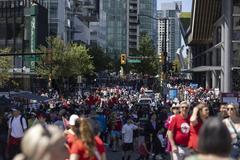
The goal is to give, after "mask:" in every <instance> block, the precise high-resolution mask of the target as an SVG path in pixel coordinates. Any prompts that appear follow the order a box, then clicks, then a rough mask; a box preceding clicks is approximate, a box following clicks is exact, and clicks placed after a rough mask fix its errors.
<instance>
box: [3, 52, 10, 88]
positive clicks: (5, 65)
mask: <svg viewBox="0 0 240 160" xmlns="http://www.w3.org/2000/svg"><path fill="white" fill-rule="evenodd" d="M0 52H9V49H3V50H0ZM11 67H12V57H0V87H2V86H4V85H5V84H6V83H7V82H8V81H9V79H10V77H11V74H10V73H9V69H10V68H11Z"/></svg>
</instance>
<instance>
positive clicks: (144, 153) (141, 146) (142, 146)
mask: <svg viewBox="0 0 240 160" xmlns="http://www.w3.org/2000/svg"><path fill="white" fill-rule="evenodd" d="M138 142H139V143H138V149H137V150H138V154H139V158H138V159H137V160H147V159H148V157H149V155H150V154H151V153H150V151H149V150H148V149H147V146H146V141H145V137H144V136H143V135H141V136H139V138H138Z"/></svg>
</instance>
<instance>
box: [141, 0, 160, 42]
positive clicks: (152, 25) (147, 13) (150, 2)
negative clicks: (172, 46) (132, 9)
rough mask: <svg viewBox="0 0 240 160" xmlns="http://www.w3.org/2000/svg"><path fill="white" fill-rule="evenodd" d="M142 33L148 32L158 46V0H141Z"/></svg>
mask: <svg viewBox="0 0 240 160" xmlns="http://www.w3.org/2000/svg"><path fill="white" fill-rule="evenodd" d="M139 12H140V13H139V22H140V34H141V33H147V34H148V35H149V36H150V37H152V40H153V42H154V45H155V47H156V46H157V20H155V19H152V18H150V17H153V18H156V17H157V0H140V9H139Z"/></svg>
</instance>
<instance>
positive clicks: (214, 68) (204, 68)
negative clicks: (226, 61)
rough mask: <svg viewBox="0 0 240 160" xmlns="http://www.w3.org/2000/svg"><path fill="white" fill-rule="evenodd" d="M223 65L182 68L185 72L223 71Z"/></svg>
mask: <svg viewBox="0 0 240 160" xmlns="http://www.w3.org/2000/svg"><path fill="white" fill-rule="evenodd" d="M221 70H222V67H221V66H199V67H195V68H191V69H182V70H181V72H183V73H192V72H207V71H221Z"/></svg>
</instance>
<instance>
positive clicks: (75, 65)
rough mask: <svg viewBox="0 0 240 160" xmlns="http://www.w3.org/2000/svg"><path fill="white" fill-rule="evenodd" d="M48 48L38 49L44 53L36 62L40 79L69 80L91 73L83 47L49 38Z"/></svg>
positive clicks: (86, 53)
mask: <svg viewBox="0 0 240 160" xmlns="http://www.w3.org/2000/svg"><path fill="white" fill-rule="evenodd" d="M47 43H48V48H47V47H44V46H42V47H40V52H43V53H45V54H44V55H42V56H41V60H40V61H39V62H37V67H36V72H37V74H38V75H41V76H42V77H49V81H51V79H52V77H54V79H60V78H61V79H64V78H66V79H69V78H70V77H75V78H76V77H77V76H78V75H84V74H87V73H90V72H92V71H93V69H94V66H93V64H92V59H91V56H90V55H89V54H88V49H87V48H86V47H85V46H84V45H79V44H74V43H69V44H65V43H64V42H63V41H62V40H61V39H59V38H56V37H49V38H48V39H47Z"/></svg>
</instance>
